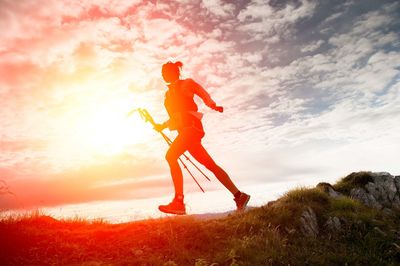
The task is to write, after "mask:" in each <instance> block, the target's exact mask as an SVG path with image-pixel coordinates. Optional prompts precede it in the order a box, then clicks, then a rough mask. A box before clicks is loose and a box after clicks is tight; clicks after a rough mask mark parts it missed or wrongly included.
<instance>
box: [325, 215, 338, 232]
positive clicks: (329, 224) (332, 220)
mask: <svg viewBox="0 0 400 266" xmlns="http://www.w3.org/2000/svg"><path fill="white" fill-rule="evenodd" d="M325 227H326V228H327V229H328V230H329V231H332V232H335V231H340V230H341V229H342V224H341V222H340V219H339V218H338V217H336V216H334V217H329V218H328V220H327V221H326V223H325Z"/></svg>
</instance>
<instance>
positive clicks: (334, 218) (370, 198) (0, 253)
mask: <svg viewBox="0 0 400 266" xmlns="http://www.w3.org/2000/svg"><path fill="white" fill-rule="evenodd" d="M399 220H400V176H392V175H390V174H389V173H372V172H357V173H351V174H349V175H348V176H346V177H344V178H342V179H341V180H340V181H339V182H337V183H336V184H333V185H331V184H328V183H320V184H318V185H317V186H316V187H314V188H298V189H294V190H291V191H289V192H287V193H286V194H285V195H284V196H282V197H281V198H279V199H278V200H276V201H273V202H269V203H268V204H266V205H264V206H262V207H257V208H251V209H249V210H247V211H246V212H243V213H232V214H227V216H225V217H219V218H207V219H201V218H199V217H196V216H184V217H168V218H162V219H149V220H144V221H136V222H131V223H124V224H108V223H105V222H102V221H94V222H89V221H85V220H66V221H58V220H55V219H53V218H51V217H48V216H40V215H38V216H32V217H25V218H23V219H12V218H9V219H7V220H3V221H1V222H0V235H1V239H2V241H1V242H0V261H1V264H2V265H26V264H30V265H32V264H34V265H38V264H40V265H47V264H57V265H71V264H73V265H110V264H111V265H196V266H203V265H214V266H215V265H289V264H290V265H305V264H309V265H310V264H311V265H338V264H339V265H344V264H346V263H347V264H350V265H354V264H356V265H396V264H398V263H399V261H400V225H399V223H398V221H399Z"/></svg>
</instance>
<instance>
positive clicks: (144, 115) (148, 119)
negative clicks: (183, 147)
mask: <svg viewBox="0 0 400 266" xmlns="http://www.w3.org/2000/svg"><path fill="white" fill-rule="evenodd" d="M134 112H139V114H140V116H141V117H142V118H143V119H144V120H145V122H150V124H152V125H153V126H155V125H156V123H155V122H154V119H153V117H152V116H151V115H150V113H149V112H148V111H147V110H146V109H142V108H137V109H134V110H132V111H131V112H129V113H128V116H129V115H131V114H132V113H134ZM158 132H159V133H160V134H161V136H162V137H163V138H164V140H165V141H166V142H167V144H168V145H169V146H171V144H172V141H171V139H170V138H168V136H167V135H165V134H164V133H163V132H161V131H158ZM183 155H184V156H185V158H186V160H188V161H189V162H190V163H191V164H192V165H193V166H194V167H195V168H196V169H197V170H198V171H199V172H200V173H202V174H203V175H204V176H205V178H207V180H208V181H211V180H210V178H208V176H207V175H206V174H205V173H204V172H203V171H201V169H200V168H198V166H197V165H196V164H195V163H194V162H193V161H192V160H190V158H189V157H187V155H186V154H183ZM178 160H179V161H180V162H181V164H182V165H183V167H184V168H185V169H186V171H187V172H188V173H189V174H190V176H191V177H192V178H193V180H194V181H195V183H196V184H197V185H198V187H199V188H200V190H201V191H203V192H204V193H205V191H204V189H203V188H202V187H201V185H200V184H199V182H198V181H197V180H196V178H195V177H194V176H193V174H192V172H191V171H190V170H189V168H188V167H187V166H186V164H185V163H184V162H183V160H182V159H181V158H178Z"/></svg>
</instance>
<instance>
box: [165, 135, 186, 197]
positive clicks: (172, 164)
mask: <svg viewBox="0 0 400 266" xmlns="http://www.w3.org/2000/svg"><path fill="white" fill-rule="evenodd" d="M186 150H187V141H186V139H185V137H184V136H182V135H178V137H176V139H175V140H174V141H173V142H172V144H171V146H170V147H169V149H168V151H167V154H166V155H165V159H166V160H167V162H168V165H169V168H170V171H171V177H172V181H173V183H174V188H175V195H182V196H183V177H182V170H181V168H180V167H179V163H178V159H179V157H180V156H181V155H182V154H183V153H184V152H185V151H186Z"/></svg>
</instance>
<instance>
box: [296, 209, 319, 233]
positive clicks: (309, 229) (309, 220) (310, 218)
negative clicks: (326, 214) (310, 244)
mask: <svg viewBox="0 0 400 266" xmlns="http://www.w3.org/2000/svg"><path fill="white" fill-rule="evenodd" d="M300 224H301V227H300V230H301V232H302V233H303V234H304V235H307V236H312V237H316V236H317V235H318V233H319V227H318V221H317V215H315V212H314V211H313V209H311V208H310V207H308V206H307V207H306V209H305V210H304V211H303V212H302V214H301V216H300Z"/></svg>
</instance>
